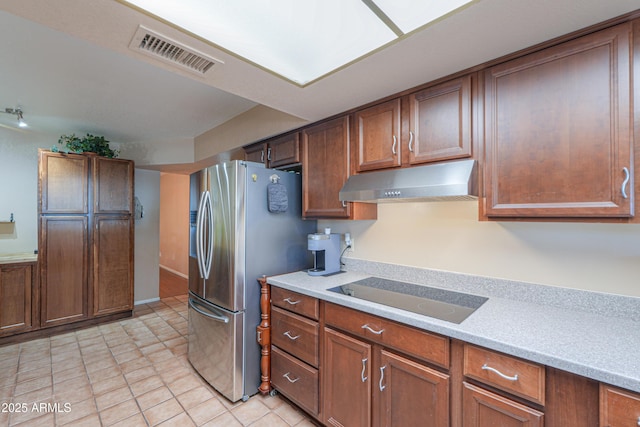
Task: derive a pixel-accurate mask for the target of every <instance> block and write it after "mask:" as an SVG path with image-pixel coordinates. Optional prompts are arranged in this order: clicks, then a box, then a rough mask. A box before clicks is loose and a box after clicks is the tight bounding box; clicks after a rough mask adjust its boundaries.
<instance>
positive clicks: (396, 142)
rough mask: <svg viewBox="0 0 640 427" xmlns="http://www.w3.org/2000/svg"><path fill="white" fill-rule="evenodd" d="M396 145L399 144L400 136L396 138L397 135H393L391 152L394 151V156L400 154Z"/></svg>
mask: <svg viewBox="0 0 640 427" xmlns="http://www.w3.org/2000/svg"><path fill="white" fill-rule="evenodd" d="M396 145H398V138H396V136H395V135H393V145H392V146H391V152H392V153H393V155H394V156H395V155H396V154H398V153H397V152H396Z"/></svg>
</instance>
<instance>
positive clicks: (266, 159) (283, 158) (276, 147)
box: [244, 132, 301, 168]
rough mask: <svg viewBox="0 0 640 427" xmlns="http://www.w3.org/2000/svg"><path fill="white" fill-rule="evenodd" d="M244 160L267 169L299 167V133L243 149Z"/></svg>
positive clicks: (278, 137)
mask: <svg viewBox="0 0 640 427" xmlns="http://www.w3.org/2000/svg"><path fill="white" fill-rule="evenodd" d="M244 152H245V159H246V160H247V161H250V162H257V163H264V165H265V166H266V167H268V168H282V167H291V166H296V165H298V166H299V165H300V162H301V155H300V133H299V132H293V133H289V134H285V135H281V136H277V137H275V138H272V139H269V140H267V141H264V142H259V143H257V144H252V145H249V146H247V147H244Z"/></svg>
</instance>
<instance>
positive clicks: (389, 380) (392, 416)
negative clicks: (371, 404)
mask: <svg viewBox="0 0 640 427" xmlns="http://www.w3.org/2000/svg"><path fill="white" fill-rule="evenodd" d="M379 365H380V366H379V372H377V373H376V376H377V378H378V381H377V384H374V390H376V392H377V393H379V395H380V405H379V412H378V416H379V420H378V422H379V425H380V426H381V427H382V426H385V427H403V426H406V427H413V426H418V425H426V426H434V427H440V426H441V427H448V426H449V376H448V375H446V374H443V373H441V372H438V371H436V370H433V369H431V368H428V367H426V366H424V365H420V364H418V363H415V362H413V361H411V360H408V359H405V358H403V357H400V356H398V355H395V354H393V353H389V352H387V351H384V350H382V351H381V357H380V362H379Z"/></svg>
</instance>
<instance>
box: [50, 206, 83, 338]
mask: <svg viewBox="0 0 640 427" xmlns="http://www.w3.org/2000/svg"><path fill="white" fill-rule="evenodd" d="M87 226H88V222H87V217H86V216H53V217H47V216H43V217H42V218H41V224H40V227H41V239H42V240H41V243H40V245H39V248H40V256H39V257H40V268H41V279H42V284H43V286H42V289H41V291H40V292H41V296H42V298H41V304H42V324H43V326H50V325H55V324H61V323H69V322H74V321H77V320H82V319H85V318H87V317H88V314H89V310H88V295H87V291H88V280H89V279H88V268H89V260H88V253H89V250H88V237H87V232H88V229H87Z"/></svg>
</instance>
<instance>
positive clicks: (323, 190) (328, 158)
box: [302, 116, 349, 218]
mask: <svg viewBox="0 0 640 427" xmlns="http://www.w3.org/2000/svg"><path fill="white" fill-rule="evenodd" d="M302 145H303V149H302V150H303V156H304V162H303V165H304V173H303V174H302V186H303V189H302V192H303V198H302V204H303V206H302V212H303V213H302V215H303V216H304V217H306V218H323V217H325V218H348V217H349V210H348V205H347V206H346V207H345V206H343V205H342V203H341V202H340V200H339V199H338V193H339V192H340V189H341V188H342V186H343V185H344V183H345V181H346V180H347V178H348V177H349V149H348V146H349V119H348V117H347V116H345V117H340V118H338V119H334V120H331V121H329V122H325V123H321V124H319V125H315V126H312V127H310V128H307V129H305V130H304V131H303V132H302Z"/></svg>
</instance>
